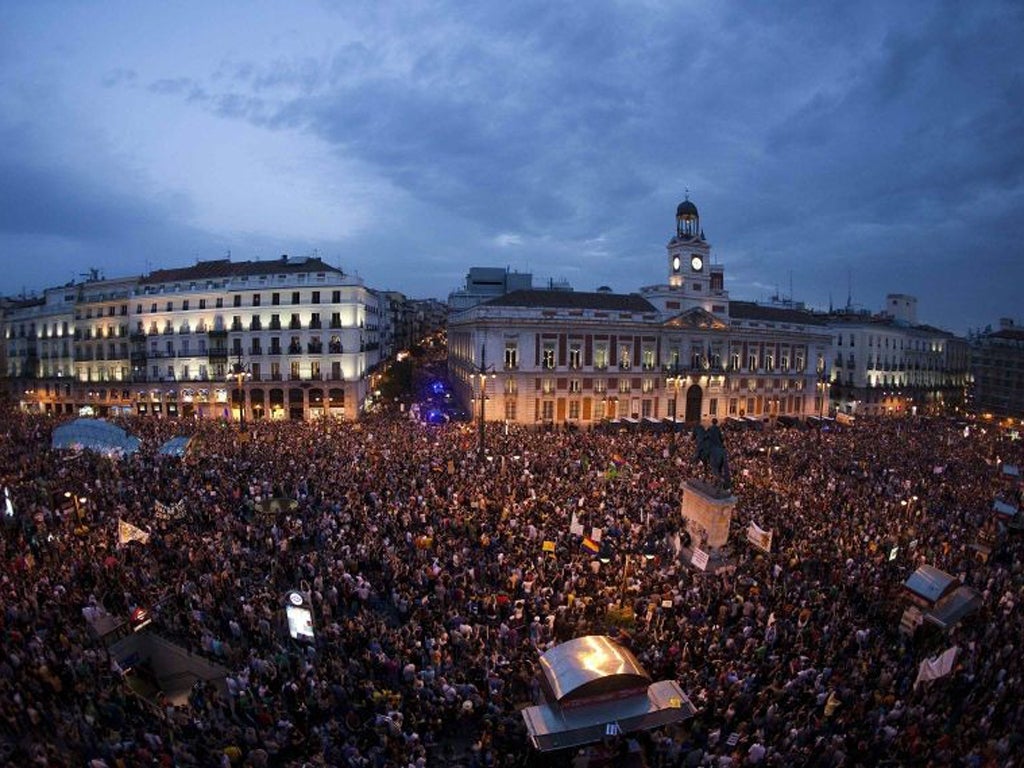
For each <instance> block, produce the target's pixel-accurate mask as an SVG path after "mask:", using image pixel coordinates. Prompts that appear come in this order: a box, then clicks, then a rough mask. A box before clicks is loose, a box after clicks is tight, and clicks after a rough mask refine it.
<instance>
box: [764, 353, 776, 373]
mask: <svg viewBox="0 0 1024 768" xmlns="http://www.w3.org/2000/svg"><path fill="white" fill-rule="evenodd" d="M764 368H765V370H766V371H772V370H775V355H773V354H772V353H771V352H768V353H766V354H765V356H764Z"/></svg>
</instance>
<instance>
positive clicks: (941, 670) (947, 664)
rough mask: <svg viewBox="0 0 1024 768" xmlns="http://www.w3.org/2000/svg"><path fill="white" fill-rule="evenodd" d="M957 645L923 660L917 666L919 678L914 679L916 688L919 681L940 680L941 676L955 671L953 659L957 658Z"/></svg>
mask: <svg viewBox="0 0 1024 768" xmlns="http://www.w3.org/2000/svg"><path fill="white" fill-rule="evenodd" d="M957 650H958V647H957V646H955V645H954V646H953V647H952V648H948V649H946V650H945V651H943V652H942V653H940V654H939V655H938V656H935V657H933V658H931V659H925V660H924V661H922V662H921V664H920V666H918V668H917V679H916V680H915V681H914V688H915V689H916V688H917V684H918V683H924V682H927V681H929V680H938V679H939V678H940V677H945V676H946V675H948V674H949V673H950V672H952V671H953V661H954V660H955V659H956V652H957Z"/></svg>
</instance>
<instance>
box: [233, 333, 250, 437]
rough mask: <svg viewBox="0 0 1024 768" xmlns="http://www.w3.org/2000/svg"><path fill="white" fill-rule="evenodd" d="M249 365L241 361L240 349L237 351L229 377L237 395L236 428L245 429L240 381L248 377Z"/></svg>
mask: <svg viewBox="0 0 1024 768" xmlns="http://www.w3.org/2000/svg"><path fill="white" fill-rule="evenodd" d="M251 376H252V374H251V373H250V372H249V366H248V365H247V364H244V363H243V362H242V351H241V350H239V351H238V358H237V360H235V363H234V365H232V366H231V378H232V379H234V380H235V392H236V394H237V395H238V398H237V399H238V428H239V429H245V390H244V389H243V388H242V382H243V381H245V380H246V379H248V378H250V377H251Z"/></svg>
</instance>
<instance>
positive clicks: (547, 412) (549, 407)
mask: <svg viewBox="0 0 1024 768" xmlns="http://www.w3.org/2000/svg"><path fill="white" fill-rule="evenodd" d="M540 417H541V418H542V419H543V420H544V421H552V420H553V419H554V418H555V403H554V401H552V400H545V401H543V402H542V403H541V404H540Z"/></svg>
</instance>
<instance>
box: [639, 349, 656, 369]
mask: <svg viewBox="0 0 1024 768" xmlns="http://www.w3.org/2000/svg"><path fill="white" fill-rule="evenodd" d="M642 355H643V356H642V361H643V366H644V370H645V371H653V370H654V349H653V348H652V347H644V350H643V353H642Z"/></svg>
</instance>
